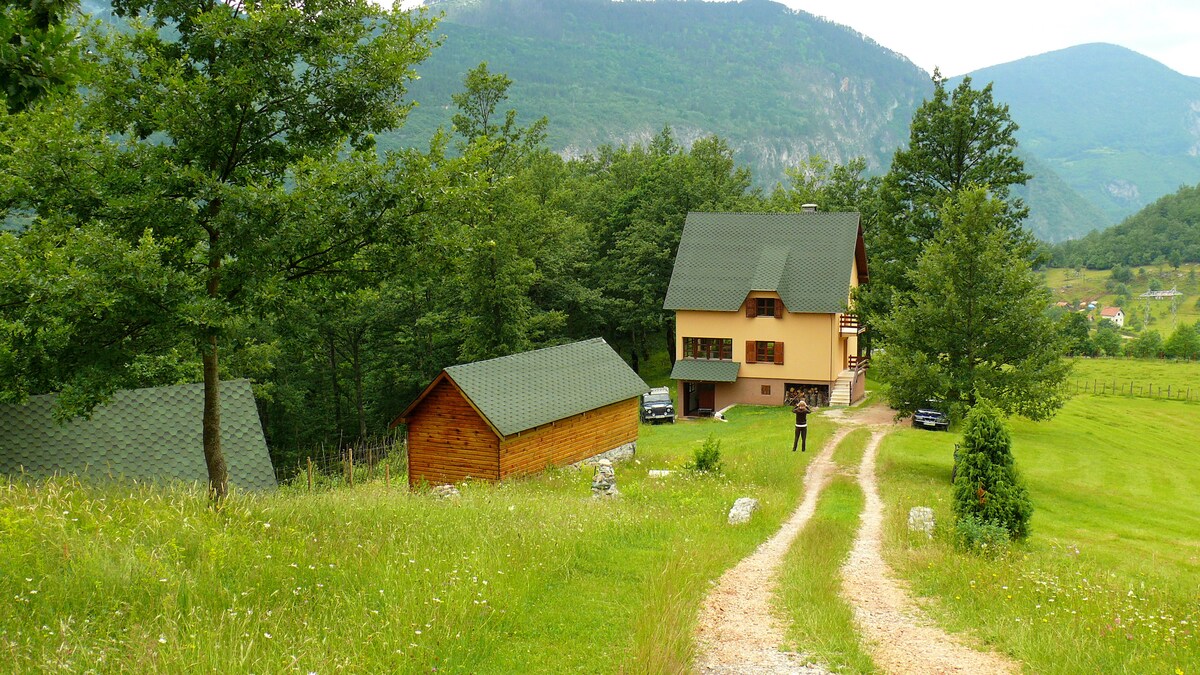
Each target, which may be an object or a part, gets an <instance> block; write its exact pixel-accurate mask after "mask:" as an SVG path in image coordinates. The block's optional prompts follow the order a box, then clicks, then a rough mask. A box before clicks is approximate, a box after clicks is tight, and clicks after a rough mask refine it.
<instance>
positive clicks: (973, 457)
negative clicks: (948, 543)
mask: <svg viewBox="0 0 1200 675" xmlns="http://www.w3.org/2000/svg"><path fill="white" fill-rule="evenodd" d="M965 426H966V429H965V431H964V432H963V449H962V453H961V456H960V457H959V458H958V460H957V462H958V467H957V474H956V478H955V480H954V515H955V516H956V517H957V518H958V519H960V520H962V519H964V518H973V519H975V520H976V521H977V522H980V523H985V522H994V523H997V524H999V525H1002V526H1003V527H1004V528H1005V529H1006V530H1008V534H1009V536H1010V537H1012V538H1013V539H1024V538H1025V537H1026V536H1028V534H1029V518H1030V516H1032V515H1033V502H1032V501H1030V499H1029V490H1028V489H1027V488H1026V487H1025V483H1024V481H1022V480H1021V477H1020V475H1018V473H1017V468H1016V464H1015V462H1014V461H1013V456H1012V439H1011V438H1010V437H1009V434H1008V429H1007V428H1006V426H1005V425H1004V421H1003V419H1002V418H1001V415H1000V411H999V410H997V409H996V408H995V407H994V406H992V405H991V404H990V403H988V402H987V401H981V402H980V403H979V404H978V405H976V406H975V407H974V408H973V409H972V410H971V412H970V413H968V414H967V419H966V423H965Z"/></svg>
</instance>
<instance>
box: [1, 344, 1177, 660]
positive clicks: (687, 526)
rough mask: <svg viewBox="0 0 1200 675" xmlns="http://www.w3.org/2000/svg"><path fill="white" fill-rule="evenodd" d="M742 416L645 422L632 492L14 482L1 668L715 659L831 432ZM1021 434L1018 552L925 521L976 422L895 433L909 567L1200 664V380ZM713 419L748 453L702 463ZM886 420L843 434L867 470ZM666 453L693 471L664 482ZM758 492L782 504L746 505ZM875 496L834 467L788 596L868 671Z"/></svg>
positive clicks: (1124, 365) (1084, 635)
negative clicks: (270, 490)
mask: <svg viewBox="0 0 1200 675" xmlns="http://www.w3.org/2000/svg"><path fill="white" fill-rule="evenodd" d="M647 370H648V372H647V373H645V375H646V376H647V377H649V378H654V377H656V375H654V373H655V372H657V371H661V370H665V368H664V367H663V365H662V364H658V363H654V362H652V363H651V364H650V365H649V367H648V368H647ZM658 376H661V373H658ZM1076 376H1077V377H1081V378H1092V379H1104V378H1130V379H1137V380H1154V381H1156V382H1163V383H1168V382H1169V383H1173V386H1189V385H1191V386H1197V385H1198V384H1200V364H1176V363H1164V362H1157V361H1128V360H1115V359H1084V360H1080V361H1079V362H1077V364H1076ZM872 386H874V383H873V382H872ZM728 417H729V420H730V421H729V422H728V423H722V422H718V421H711V420H710V421H701V422H681V423H678V424H675V425H662V426H654V427H650V426H643V427H642V437H641V441H640V444H639V454H638V459H637V460H636V461H635V462H633V463H627V464H622V465H619V466H618V469H617V478H618V487H619V489H620V490H621V493H622V495H621V497H620V498H618V499H616V500H608V501H597V500H593V499H592V498H591V497H590V489H589V484H590V479H591V472H590V471H582V472H580V471H575V470H569V469H566V470H555V471H552V472H549V473H547V474H545V475H542V476H538V477H533V478H529V479H525V480H516V481H510V482H507V483H505V484H503V485H500V486H495V485H488V484H469V485H466V486H464V487H463V491H462V496H461V498H459V499H453V500H439V499H436V498H434V497H433V496H432V495H430V494H427V493H409V492H408V491H407V490H405V489H402V488H400V487H399V486H396V485H393V486H391V487H390V488H389V487H385V486H384V485H383V483H382V481H380V480H378V479H376V480H374V481H368V482H366V483H365V484H360V485H358V486H356V487H354V488H351V489H346V488H341V489H318V490H316V491H314V492H309V491H308V490H307V489H305V486H304V485H300V486H296V487H288V488H285V489H282V490H280V491H279V492H277V493H275V494H272V495H263V496H250V495H235V496H234V497H232V498H231V499H230V500H229V502H228V503H227V505H226V507H225V508H224V509H223V510H221V511H220V512H214V511H212V510H211V509H209V508H208V505H207V502H206V500H205V498H204V496H203V494H202V493H201V492H198V491H196V490H194V489H185V488H182V487H180V488H176V489H161V488H160V489H155V488H150V487H145V486H140V487H138V486H135V487H126V488H124V489H118V488H112V487H110V488H107V489H101V488H88V487H83V486H80V485H78V484H76V483H74V482H72V481H70V480H68V479H62V480H55V481H50V482H46V483H42V484H39V485H33V486H30V485H24V484H15V483H4V482H0V672H45V671H50V670H62V671H68V672H77V671H78V672H87V671H89V670H91V671H95V672H179V671H222V672H224V671H232V672H278V671H287V672H305V673H306V672H318V673H325V672H332V671H338V670H342V671H348V672H373V671H387V672H404V673H408V672H412V673H416V672H432V671H433V670H434V669H436V670H437V671H439V672H472V673H510V672H629V673H642V672H679V671H683V670H687V669H688V667H689V666H690V664H691V662H692V659H693V657H694V654H693V649H694V645H693V643H692V633H693V630H694V625H695V620H696V612H697V610H698V607H699V604H700V600H701V598H702V597H703V595H704V593H705V592H706V591H707V589H708V588H709V581H711V580H713V579H715V578H716V577H717V576H719V575H720V574H721V573H722V572H723V571H724V570H726V569H727V568H729V567H730V566H732V565H733V564H734V563H735V562H736V561H737V560H739V559H741V558H742V557H744V556H745V555H747V554H749V553H750V552H751V551H752V550H753V549H754V548H755V547H756V546H757V545H758V544H759V543H760V542H761V541H763V540H764V539H765V538H767V537H768V536H770V535H771V534H772V533H773V532H774V531H775V530H776V529H777V527H778V525H779V523H780V522H781V521H782V520H783V519H784V518H785V517H786V516H787V515H788V514H789V513H790V512H791V511H792V509H794V508H795V505H796V504H797V503H798V502H799V499H800V497H801V486H800V481H801V477H802V475H803V473H804V471H805V469H806V467H807V462H808V461H809V460H810V459H811V457H812V456H813V455H814V454H815V453H808V454H800V453H795V454H793V453H791V452H789V451H787V449H788V448H789V447H790V443H791V420H790V414H789V412H788V411H787V410H786V409H783V408H775V409H771V408H756V407H738V408H734V409H733V410H732V411H731V412H730V413H729V414H728ZM1012 430H1013V438H1014V449H1015V454H1016V457H1017V461H1018V466H1019V467H1020V468H1021V470H1022V472H1023V474H1024V476H1025V477H1026V479H1027V480H1028V482H1029V485H1030V489H1031V492H1032V496H1033V499H1034V502H1035V506H1036V512H1035V515H1034V520H1033V523H1032V528H1033V534H1032V536H1031V538H1030V540H1029V541H1028V542H1027V543H1025V544H1022V545H1020V546H1018V547H1017V548H1016V549H1015V550H1014V551H1013V552H1012V554H1011V555H1008V556H1006V557H1003V558H1000V559H997V560H990V559H981V558H977V557H974V556H965V555H962V554H959V553H957V552H956V551H954V550H953V548H952V547H951V546H949V544H948V543H947V539H946V538H944V537H939V538H935V539H934V540H933V541H928V540H926V539H924V538H923V537H912V536H910V535H909V534H908V533H907V531H906V529H905V526H904V518H905V515H906V514H907V511H908V508H909V507H911V506H915V505H929V506H932V507H933V508H934V510H935V512H936V514H937V516H938V519H939V522H940V523H942V524H943V525H942V528H943V530H942V532H943V533H944V530H945V524H946V523H948V522H950V518H949V516H950V506H949V502H948V500H949V494H950V491H949V482H948V479H949V471H950V461H951V454H952V451H953V444H954V442H955V441H956V439H957V435H956V434H955V433H953V432H952V433H949V434H943V433H933V432H925V431H918V430H913V429H910V428H903V429H899V430H897V431H896V432H895V433H894V434H892V435H891V436H890V437H889V438H888V439H887V440H886V441H885V443H884V445H883V447H882V448H881V457H880V464H879V470H880V477H881V481H882V489H883V493H884V499H885V502H886V503H887V508H888V517H889V522H888V526H887V527H888V529H887V541H886V545H887V547H888V555H889V559H890V560H891V561H892V564H893V565H894V566H895V569H896V570H897V572H898V573H899V574H900V575H902V576H903V577H905V578H907V579H908V580H910V582H911V584H912V588H913V590H914V592H915V593H916V594H917V595H920V596H923V597H926V598H928V599H929V601H928V603H927V605H926V606H927V608H928V611H929V612H930V613H931V614H932V615H933V616H934V617H935V619H936V620H937V621H939V622H940V623H942V624H944V625H945V626H946V627H947V628H949V629H950V630H955V631H966V632H969V633H972V634H974V635H975V636H976V637H978V638H979V639H980V640H981V641H982V642H984V643H986V644H989V645H993V646H995V647H996V648H998V649H1000V650H1002V651H1004V652H1006V653H1008V654H1010V655H1012V656H1014V657H1015V658H1017V659H1019V660H1021V661H1022V662H1024V663H1025V664H1026V666H1027V668H1028V669H1029V670H1030V671H1031V672H1039V673H1041V672H1048V673H1074V672H1131V673H1133V672H1136V673H1141V672H1165V673H1176V672H1177V671H1180V672H1184V673H1194V672H1196V671H1197V670H1200V639H1198V638H1197V635H1196V626H1197V624H1198V623H1200V584H1198V583H1197V579H1198V578H1200V452H1198V451H1197V450H1196V447H1197V444H1196V439H1200V403H1183V402H1174V401H1163V400H1154V399H1147V398H1136V397H1129V396H1113V395H1108V396H1090V395H1089V396H1079V397H1077V398H1075V399H1073V400H1072V401H1071V402H1070V403H1069V404H1068V406H1067V407H1066V408H1065V409H1064V410H1063V411H1062V412H1061V413H1060V414H1059V415H1058V416H1057V417H1056V418H1055V419H1054V420H1052V421H1050V422H1042V423H1036V424H1035V423H1029V422H1022V421H1016V422H1014V423H1013V425H1012ZM811 433H812V438H810V440H811V441H812V444H813V445H814V446H815V447H819V446H820V445H821V444H822V443H823V442H824V441H825V440H826V439H827V438H828V436H829V433H830V425H829V423H828V422H826V421H825V420H823V419H822V418H821V417H820V416H817V417H815V418H814V420H813V426H812V429H811ZM710 434H714V435H715V437H717V438H719V439H720V440H721V443H722V446H721V449H722V458H723V460H724V468H725V470H724V473H723V474H722V475H719V476H705V475H693V474H690V473H689V472H687V471H684V470H683V467H684V465H685V463H686V462H687V461H688V460H689V459H690V458H691V456H692V453H693V452H694V450H695V449H696V448H698V447H699V446H700V445H701V444H702V443H703V442H704V440H705V439H706V438H707V437H708V436H709V435H710ZM866 438H867V436H866V433H865V432H856V433H854V434H852V435H850V436H849V437H847V438H846V440H845V441H843V443H842V444H841V446H839V448H838V450H837V452H836V453H835V461H836V462H837V463H838V464H839V465H840V466H841V467H842V469H843V472H845V471H847V470H848V469H849V468H850V467H853V466H855V465H856V464H857V462H858V460H859V458H860V457H861V453H862V450H863V446H864V444H865V442H866ZM657 468H666V469H674V470H676V471H675V473H673V474H672V475H670V476H669V477H666V478H661V479H660V478H655V479H651V478H649V476H648V475H647V471H648V470H649V469H657ZM745 495H749V496H754V497H757V498H758V499H760V501H761V505H762V509H761V510H760V511H759V512H758V513H756V515H755V517H754V519H753V520H752V521H751V522H750V523H749V524H748V525H746V526H741V527H737V528H730V527H729V526H728V525H726V524H725V516H726V512H727V510H728V508H729V506H730V504H731V503H732V502H733V500H734V499H735V498H737V497H740V496H745ZM861 503H862V495H861V493H860V492H859V490H858V488H857V486H856V484H855V483H854V481H853V479H852V478H851V477H850V476H848V475H838V476H837V477H835V478H834V480H833V481H832V482H831V484H830V486H829V488H828V492H826V493H825V494H824V495H823V496H822V498H821V500H820V501H819V503H818V507H817V512H816V514H815V516H814V518H813V520H812V521H810V523H809V525H808V527H807V528H806V529H805V531H804V532H803V533H802V535H801V537H800V538H799V539H798V540H797V542H796V543H795V545H794V546H793V548H792V550H791V551H790V552H789V554H788V558H787V562H786V563H785V573H784V576H783V578H782V579H781V585H780V592H779V595H778V598H777V603H778V605H777V606H778V607H779V608H780V609H781V610H782V611H783V612H784V613H786V614H787V615H789V616H791V617H793V618H794V623H793V625H792V626H791V628H790V632H789V633H788V635H787V645H786V646H792V647H797V648H801V649H804V650H805V651H810V652H812V653H814V654H815V655H817V656H818V657H819V658H821V659H823V660H824V661H825V662H826V663H829V664H831V665H834V666H836V667H837V668H839V669H840V670H843V671H846V672H871V671H872V669H873V666H872V663H871V660H870V658H869V656H868V655H867V653H866V652H865V650H864V648H863V647H862V645H861V644H860V643H859V640H858V637H857V635H856V634H855V631H854V626H853V622H852V620H851V615H850V610H849V608H848V607H847V606H846V605H845V603H844V602H843V601H842V600H841V599H840V597H839V592H838V568H839V567H840V565H841V562H842V561H843V560H844V558H845V555H846V551H848V549H849V547H850V542H851V541H852V539H853V537H854V533H855V531H856V528H857V526H858V515H857V514H858V512H859V511H860V509H861Z"/></svg>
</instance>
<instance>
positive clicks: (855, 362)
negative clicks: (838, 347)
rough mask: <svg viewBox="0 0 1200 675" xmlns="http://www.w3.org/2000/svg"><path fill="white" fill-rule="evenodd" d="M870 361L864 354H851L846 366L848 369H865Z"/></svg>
mask: <svg viewBox="0 0 1200 675" xmlns="http://www.w3.org/2000/svg"><path fill="white" fill-rule="evenodd" d="M870 363H871V359H869V358H867V357H866V356H854V355H853V354H852V355H850V357H849V363H848V364H847V367H848V368H849V369H850V370H866V369H867V366H868V365H870Z"/></svg>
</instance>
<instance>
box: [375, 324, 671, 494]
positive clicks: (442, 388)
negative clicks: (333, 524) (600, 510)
mask: <svg viewBox="0 0 1200 675" xmlns="http://www.w3.org/2000/svg"><path fill="white" fill-rule="evenodd" d="M648 390H649V387H648V386H647V385H646V383H645V382H643V381H642V378H640V377H638V375H637V373H635V372H633V370H632V369H631V368H630V367H629V366H628V365H627V364H626V363H625V361H624V360H623V359H622V358H621V357H620V355H618V354H617V353H616V352H615V351H613V349H612V347H609V346H608V343H607V342H605V341H604V340H603V339H600V338H595V339H592V340H585V341H583V342H575V343H572V344H566V345H559V346H557V347H547V348H545V349H538V350H534V351H529V352H523V353H520V354H513V355H511V356H503V357H500V358H496V359H489V360H487V361H477V362H475V363H465V364H462V365H458V366H450V367H449V368H446V369H445V370H443V371H442V372H441V373H440V374H439V375H438V376H437V377H436V378H434V380H433V382H431V383H430V384H429V386H428V387H426V388H425V390H424V391H422V392H421V394H420V395H419V396H418V397H417V398H416V400H414V401H413V402H412V403H411V404H410V405H409V406H408V408H407V409H405V410H404V412H402V413H401V414H400V415H399V416H398V417H397V418H396V419H395V420H394V421H393V422H392V426H393V427H394V426H396V425H398V424H405V425H407V428H408V480H409V484H411V485H416V484H419V483H421V482H427V483H431V484H441V483H456V482H459V481H462V480H465V479H467V478H474V479H482V480H501V479H504V478H508V477H510V476H517V475H522V474H530V473H536V472H538V471H542V470H543V469H545V468H547V467H550V466H565V465H567V464H573V463H575V462H579V461H582V460H585V459H588V458H590V457H594V456H596V455H599V454H602V453H605V452H608V451H611V450H616V449H618V448H622V447H626V446H633V445H636V443H637V436H638V399H639V397H640V396H641V394H643V393H645V392H646V391H648Z"/></svg>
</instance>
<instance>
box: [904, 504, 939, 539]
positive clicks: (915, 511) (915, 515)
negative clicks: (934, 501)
mask: <svg viewBox="0 0 1200 675" xmlns="http://www.w3.org/2000/svg"><path fill="white" fill-rule="evenodd" d="M933 526H934V519H933V509H931V508H929V507H928V506H914V507H912V508H911V509H909V510H908V529H909V530H910V531H912V532H924V533H925V534H927V535H929V537H930V538H932V537H933Z"/></svg>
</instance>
